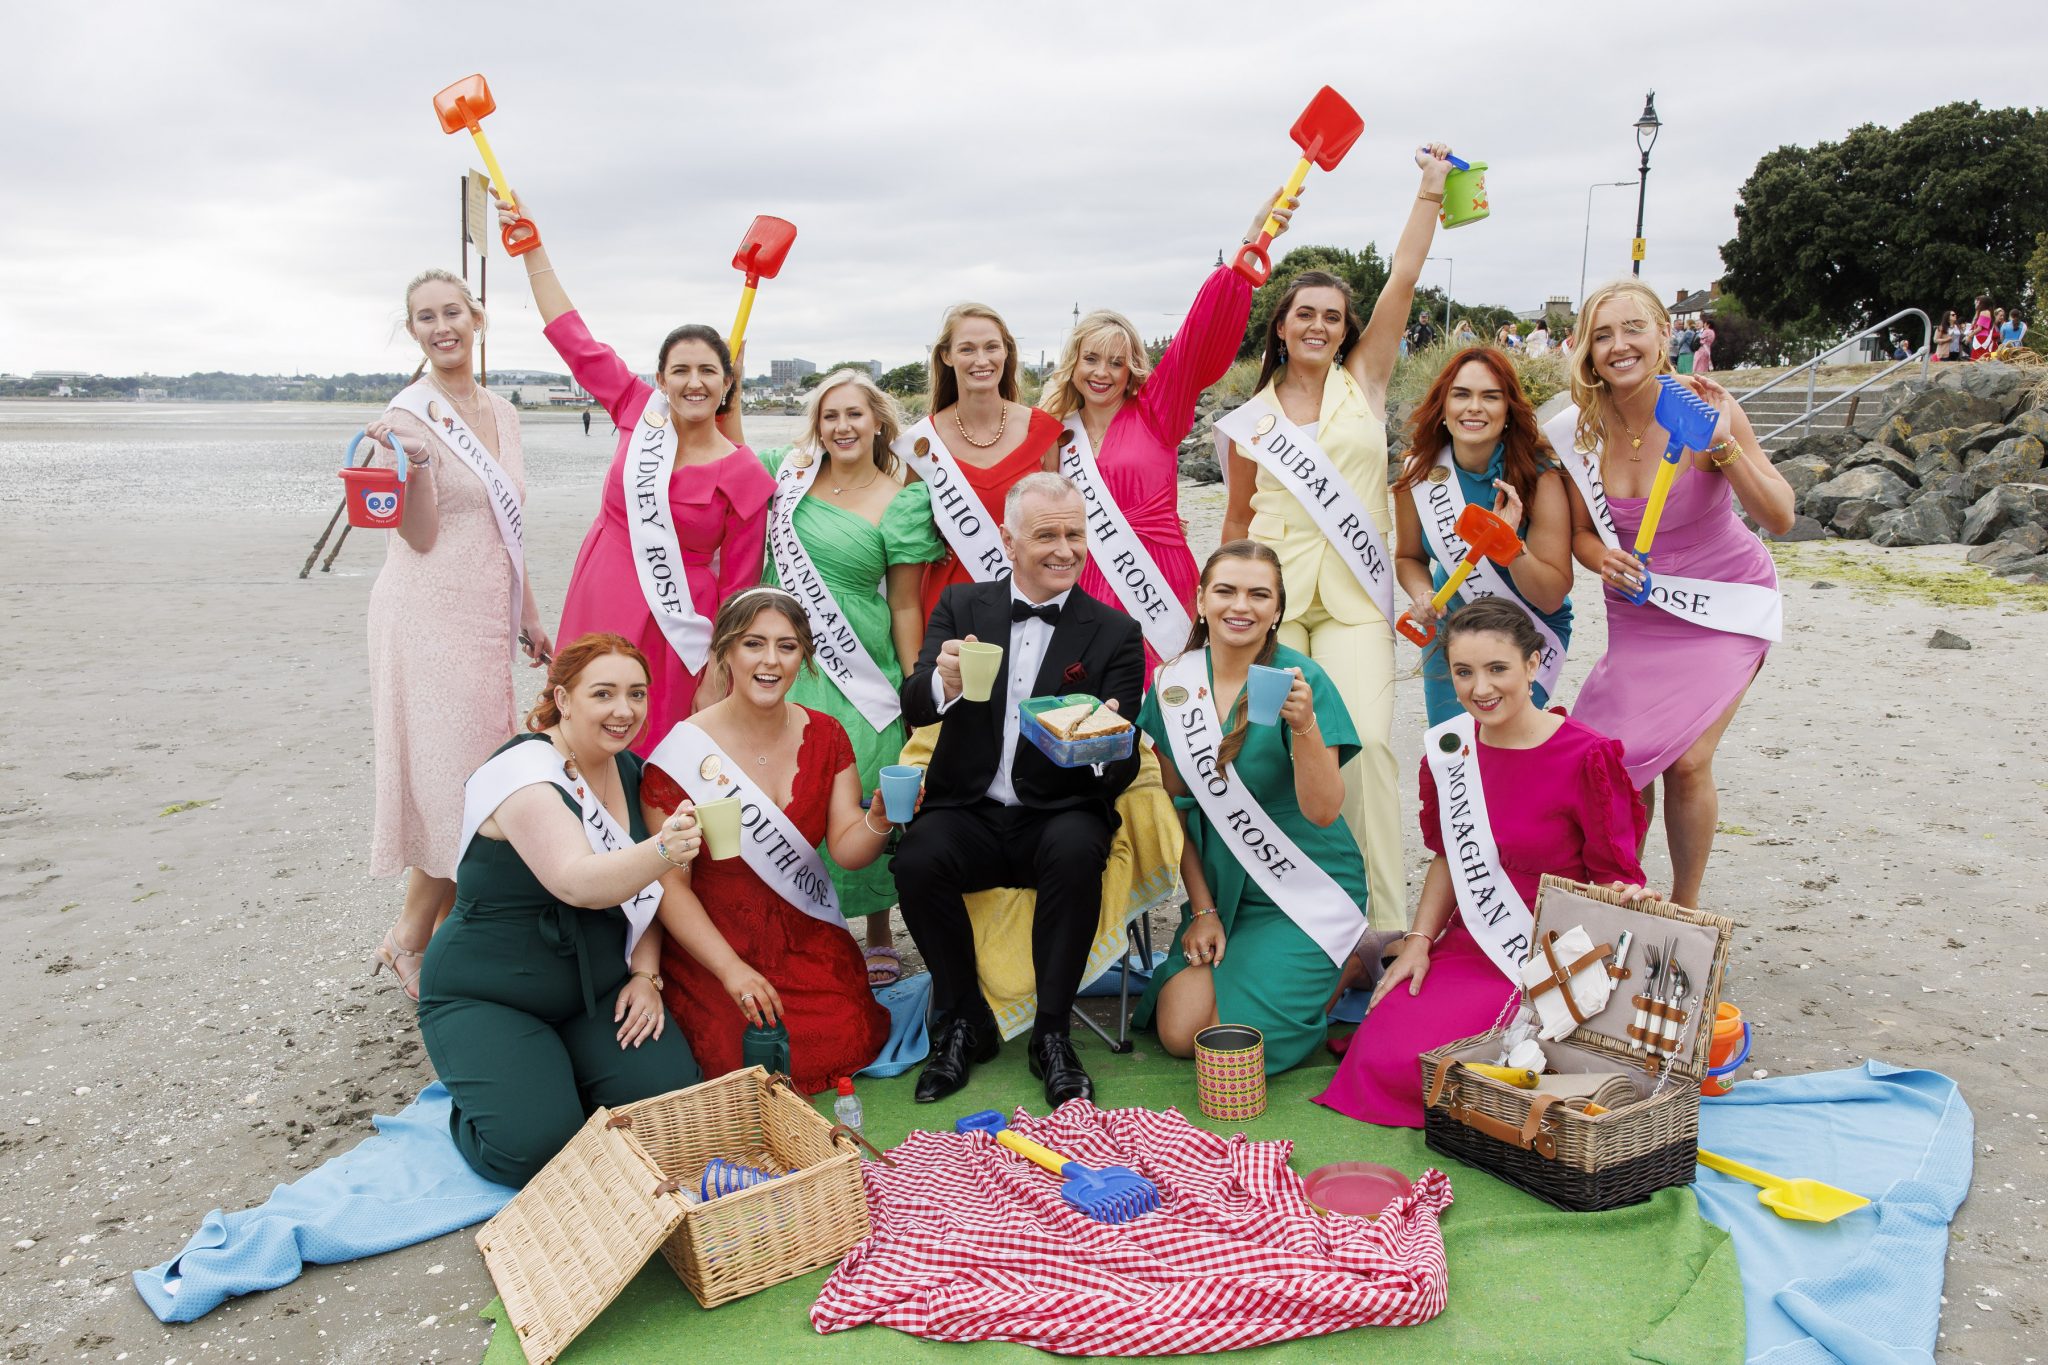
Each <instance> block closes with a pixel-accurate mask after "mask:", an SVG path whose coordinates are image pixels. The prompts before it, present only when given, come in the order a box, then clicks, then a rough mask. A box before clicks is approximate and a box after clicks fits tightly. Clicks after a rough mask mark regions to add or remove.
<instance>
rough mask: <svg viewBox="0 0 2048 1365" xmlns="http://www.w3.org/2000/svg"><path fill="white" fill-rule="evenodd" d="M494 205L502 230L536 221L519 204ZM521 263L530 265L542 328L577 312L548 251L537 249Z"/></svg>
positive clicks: (529, 276) (530, 284)
mask: <svg viewBox="0 0 2048 1365" xmlns="http://www.w3.org/2000/svg"><path fill="white" fill-rule="evenodd" d="M491 202H492V203H494V204H496V205H497V206H498V226H500V227H510V226H511V225H512V224H513V223H514V222H515V221H517V220H518V219H519V218H520V217H522V216H524V217H526V218H527V219H529V220H530V219H531V218H532V217H533V215H532V214H530V213H527V212H526V210H525V209H524V208H523V207H521V206H520V205H519V204H517V203H510V204H508V203H506V202H505V201H504V200H503V199H498V198H496V197H493V198H492V200H491ZM519 259H520V260H522V261H524V262H525V263H526V283H527V285H528V287H530V288H531V289H532V290H533V306H534V307H536V308H538V309H540V320H541V325H542V326H546V325H547V324H548V323H550V322H553V321H554V320H555V319H556V318H558V317H560V316H562V314H564V313H567V312H571V311H573V310H574V309H575V307H576V305H575V304H573V303H571V302H569V291H568V290H566V289H564V288H562V280H561V277H560V276H559V275H557V274H555V266H554V262H552V261H550V260H549V259H548V249H547V248H546V247H544V246H537V247H535V248H534V249H533V250H531V251H529V252H527V253H526V254H525V255H524V256H521V257H520V258H519Z"/></svg>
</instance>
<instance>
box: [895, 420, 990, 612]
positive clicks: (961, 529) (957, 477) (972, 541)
mask: <svg viewBox="0 0 2048 1365" xmlns="http://www.w3.org/2000/svg"><path fill="white" fill-rule="evenodd" d="M890 449H891V450H894V451H895V452H896V458H897V459H899V460H901V461H903V463H905V464H907V465H909V466H910V467H911V468H912V469H914V470H916V471H917V477H919V478H920V479H923V480H924V481H925V482H926V483H928V484H930V485H931V490H932V520H933V521H935V522H937V523H938V524H939V534H940V535H942V536H944V537H945V538H946V544H947V545H949V546H951V547H952V549H953V553H954V554H955V555H956V556H958V557H959V560H960V562H961V563H962V564H964V565H966V566H967V572H968V573H970V574H972V575H974V581H975V582H977V583H988V582H991V581H993V580H995V579H998V578H1008V577H1009V576H1010V556H1009V554H1008V553H1007V552H1006V551H1004V549H1003V538H1002V536H1001V535H999V534H997V531H996V526H995V523H994V522H992V521H991V520H989V518H988V517H986V516H984V515H982V507H981V499H980V498H978V497H976V496H975V493H974V489H973V488H972V487H971V486H970V485H969V484H968V482H967V475H966V474H964V473H962V472H961V469H960V462H959V461H958V460H955V459H954V458H953V452H952V451H950V450H948V449H946V443H945V442H944V441H941V440H940V439H939V431H938V428H937V427H934V426H933V425H932V419H931V418H929V417H927V418H925V419H923V420H922V421H920V422H919V423H918V424H917V425H916V426H914V427H912V428H911V429H910V430H908V431H906V432H904V433H903V434H902V435H901V436H899V437H897V438H896V444H895V445H893V446H891V447H890ZM997 515H1001V513H1000V511H999V512H998V513H997Z"/></svg>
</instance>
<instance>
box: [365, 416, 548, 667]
mask: <svg viewBox="0 0 2048 1365" xmlns="http://www.w3.org/2000/svg"><path fill="white" fill-rule="evenodd" d="M439 393H440V391H439V390H438V389H436V388H435V387H434V386H433V385H432V384H430V383H428V382H427V381H426V380H425V379H416V380H414V381H413V382H412V383H410V384H408V385H406V386H405V387H404V388H403V389H400V390H399V391H398V394H397V396H395V397H394V398H392V400H391V402H390V404H389V406H391V407H394V408H397V409H399V410H400V411H402V412H409V413H411V414H412V415H413V416H415V417H417V418H419V419H420V421H421V422H423V423H425V424H426V428H427V430H428V431H431V432H433V433H434V435H435V436H436V437H437V438H438V439H439V440H440V442H441V444H442V445H444V446H446V447H448V453H449V454H451V455H453V456H454V457H455V458H456V459H457V460H458V461H459V462H460V463H461V464H462V467H463V468H465V469H467V470H468V471H469V472H470V473H472V474H474V475H476V477H477V481H478V482H479V483H481V484H483V486H484V496H485V499H486V501H488V502H489V503H490V504H491V515H492V516H494V517H496V518H497V520H498V539H499V540H501V541H503V542H504V543H505V557H506V558H507V559H509V560H511V561H512V652H513V654H515V655H516V654H518V652H519V620H520V617H522V616H523V615H525V612H526V538H525V537H526V513H525V511H524V509H522V508H521V507H520V505H519V490H518V489H517V488H515V487H514V486H513V484H512V479H511V477H510V476H509V475H508V474H506V473H505V471H504V469H502V468H501V467H500V466H499V464H498V462H497V460H496V459H495V458H494V457H493V456H492V455H491V452H490V451H488V450H486V449H484V443H483V442H482V441H480V440H478V439H477V437H476V433H475V432H473V431H471V430H470V429H469V423H467V422H465V421H463V420H462V414H461V413H459V412H457V411H456V410H455V402H454V400H453V399H448V400H447V401H446V402H443V401H442V398H445V397H446V395H441V397H436V396H435V395H436V394H439ZM484 401H485V402H489V401H490V398H489V395H486V396H485V399H484ZM503 434H504V433H503V432H500V433H499V435H501V436H502V435H503Z"/></svg>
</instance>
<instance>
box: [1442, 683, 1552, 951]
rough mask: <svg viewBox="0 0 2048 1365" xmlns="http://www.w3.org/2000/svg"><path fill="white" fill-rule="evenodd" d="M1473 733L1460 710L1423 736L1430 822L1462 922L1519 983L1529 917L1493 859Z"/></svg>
mask: <svg viewBox="0 0 2048 1365" xmlns="http://www.w3.org/2000/svg"><path fill="white" fill-rule="evenodd" d="M1476 736H1477V724H1476V722H1474V721H1473V719H1472V715H1471V713H1470V712H1469V711H1460V712H1459V713H1458V714H1457V715H1455V716H1452V717H1451V718H1450V719H1449V720H1447V721H1445V722H1444V723H1443V724H1441V725H1438V726H1434V727H1432V728H1431V729H1430V731H1429V732H1428V733H1427V734H1425V735H1424V736H1423V738H1422V752H1423V756H1424V757H1425V758H1427V759H1428V760H1429V771H1430V775H1431V776H1432V777H1434V778H1435V779H1436V813H1437V827H1438V828H1439V829H1440V830H1441V831H1442V834H1443V841H1444V862H1445V863H1446V864H1448V865H1449V867H1450V869H1451V888H1452V890H1454V891H1455V892H1457V896H1458V909H1459V911H1461V912H1462V913H1463V914H1464V916H1465V928H1466V930H1467V931H1469V932H1470V933H1471V935H1472V937H1473V938H1476V939H1478V940H1479V946H1480V947H1482V948H1484V949H1485V950H1486V955H1487V956H1488V957H1490V958H1492V959H1493V965H1494V966H1496V967H1498V968H1500V969H1501V972H1502V974H1503V975H1505V976H1506V977H1507V979H1508V980H1510V981H1512V982H1515V983H1516V984H1518V985H1519V984H1520V983H1521V980H1522V977H1521V970H1522V959H1524V958H1526V957H1527V956H1528V955H1529V948H1530V946H1531V944H1532V943H1533V941H1534V940H1533V939H1532V938H1531V935H1533V934H1534V933H1535V932H1536V917H1535V916H1534V915H1532V914H1530V913H1529V905H1528V902H1526V901H1524V900H1523V899H1522V893H1521V892H1519V891H1517V890H1515V884H1514V883H1513V882H1511V881H1509V880H1508V874H1507V870H1506V869H1505V868H1503V867H1502V866H1501V865H1500V849H1499V848H1498V847H1497V846H1496V845H1495V844H1494V842H1493V826H1492V825H1491V824H1490V823H1489V822H1488V820H1487V815H1486V784H1485V783H1483V782H1481V781H1480V780H1479V750H1478V741H1477V737H1476Z"/></svg>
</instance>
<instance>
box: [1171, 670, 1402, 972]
mask: <svg viewBox="0 0 2048 1365" xmlns="http://www.w3.org/2000/svg"><path fill="white" fill-rule="evenodd" d="M1153 681H1154V685H1155V686H1157V687H1158V689H1159V703H1160V711H1161V713H1162V714H1163V715H1164V717H1165V720H1166V737H1167V742H1168V744H1169V746H1170V747H1171V748H1172V750H1173V766H1174V767H1175V768H1177V769H1179V770H1180V775H1181V781H1182V782H1183V783H1184V784H1185V785H1186V786H1187V788H1188V790H1189V791H1191V792H1193V793H1194V794H1195V801H1196V802H1197V804H1199V805H1200V806H1201V808H1202V814H1204V815H1206V816H1208V817H1209V823H1210V824H1211V825H1212V826H1214V827H1215V830H1216V837H1217V838H1218V839H1220V840H1222V841H1223V844H1224V846H1225V847H1226V848H1228V849H1229V850H1230V853H1231V856H1232V857H1234V858H1236V859H1237V861H1238V864H1239V866H1241V867H1243V868H1244V870H1245V874H1246V875H1247V876H1249V877H1250V878H1251V879H1252V880H1253V881H1255V882H1257V883H1258V884H1259V889H1260V890H1262V891H1264V892H1265V893H1266V894H1267V895H1268V896H1269V897H1271V898H1272V901H1273V904H1275V905H1277V906H1279V907H1280V909H1281V910H1282V911H1284V912H1285V913H1286V915H1287V918H1289V919H1291V920H1293V921H1294V923H1295V925H1296V926H1297V927H1298V928H1299V929H1300V930H1301V931H1302V932H1303V933H1304V934H1307V935H1308V936H1309V937H1310V938H1311V939H1313V940H1315V944H1316V946H1317V947H1318V948H1321V949H1322V950H1323V952H1324V953H1325V954H1327V955H1328V957H1329V959H1330V961H1332V962H1334V963H1336V964H1337V965H1338V966H1340V967H1341V966H1343V965H1344V960H1345V959H1346V958H1348V957H1349V956H1351V950H1352V948H1353V947H1355V946H1356V945H1357V943H1358V935H1359V931H1360V930H1361V929H1362V928H1363V927H1364V918H1365V916H1364V912H1363V911H1362V910H1360V909H1359V907H1358V903H1357V902H1356V901H1354V900H1352V898H1351V896H1350V894H1349V893H1348V892H1346V891H1345V890H1344V888H1343V887H1341V886H1339V885H1337V882H1336V879H1335V878H1333V877H1332V876H1331V875H1330V874H1329V873H1327V872H1325V871H1323V869H1322V868H1320V867H1318V866H1317V865H1316V864H1315V863H1314V862H1313V861H1312V860H1311V859H1310V858H1309V857H1308V855H1307V854H1305V853H1303V852H1302V851H1301V849H1300V847H1299V846H1298V845H1297V844H1296V843H1295V842H1294V840H1292V839H1290V838H1289V837H1288V836H1287V833H1286V831H1284V830H1282V829H1281V828H1280V826H1279V825H1278V824H1277V823H1275V822H1274V820H1273V817H1272V816H1270V815H1268V814H1267V813H1266V810H1265V807H1263V806H1261V805H1260V804H1259V803H1258V802H1257V801H1256V800H1254V799H1253V797H1252V794H1251V793H1250V792H1248V791H1246V790H1245V788H1244V784H1243V783H1242V782H1239V781H1238V780H1237V774H1236V772H1234V771H1229V770H1219V769H1218V768H1217V766H1216V751H1217V750H1218V749H1220V748H1221V747H1222V745H1223V730H1222V726H1221V725H1220V724H1219V723H1218V719H1217V715H1216V702H1215V698H1214V696H1213V695H1212V694H1211V693H1210V691H1209V656H1208V651H1207V650H1200V649H1198V650H1193V651H1191V652H1189V653H1186V654H1183V655H1181V656H1180V657H1179V658H1177V659H1174V660H1173V661H1172V662H1171V663H1168V664H1166V665H1165V666H1164V667H1162V668H1161V669H1160V670H1159V674H1158V676H1157V677H1156V678H1155V679H1154V680H1153Z"/></svg>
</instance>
